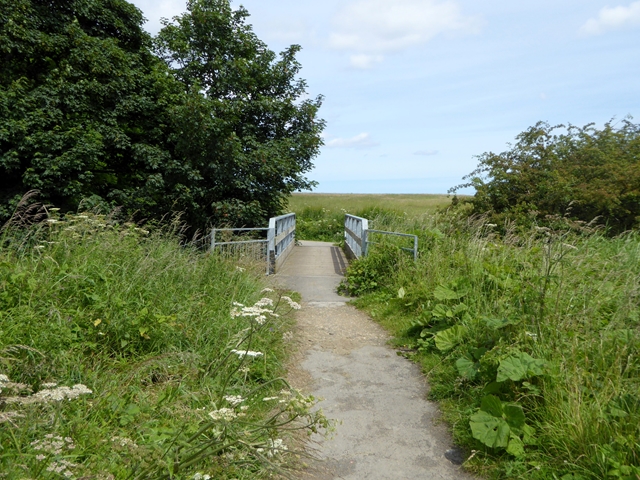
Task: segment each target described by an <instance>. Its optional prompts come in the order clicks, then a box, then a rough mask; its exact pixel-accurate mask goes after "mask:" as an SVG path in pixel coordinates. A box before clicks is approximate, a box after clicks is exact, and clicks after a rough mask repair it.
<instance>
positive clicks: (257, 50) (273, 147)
mask: <svg viewBox="0 0 640 480" xmlns="http://www.w3.org/2000/svg"><path fill="white" fill-rule="evenodd" d="M247 16H248V13H247V12H246V10H244V9H243V8H240V9H238V10H235V11H234V10H232V9H231V7H230V5H229V2H228V1H227V0H197V1H191V2H190V3H189V4H188V11H187V12H186V13H185V14H184V15H182V16H179V17H176V18H175V19H174V23H169V22H167V24H166V26H165V28H164V29H163V31H162V32H161V33H160V35H159V37H158V38H157V40H156V43H155V49H156V52H154V51H153V48H154V44H153V43H152V39H151V37H150V36H149V35H147V34H146V33H145V32H144V31H143V30H142V27H141V25H142V21H143V18H142V14H141V12H140V11H139V10H138V9H137V8H136V7H134V6H133V5H131V4H129V3H128V2H126V1H125V0H15V1H12V2H9V1H8V0H0V59H1V60H2V66H3V68H2V69H0V221H3V220H6V219H7V218H8V216H9V215H10V213H11V211H12V210H13V207H14V205H15V204H17V202H18V200H19V198H20V197H21V196H22V194H24V193H25V192H27V191H29V190H33V189H37V190H40V192H41V200H43V201H45V202H50V203H53V204H55V205H56V206H58V207H62V208H63V209H64V210H74V209H76V208H77V207H78V205H79V204H80V202H82V201H87V199H88V204H89V205H90V204H92V203H104V204H106V205H107V206H110V207H113V206H122V207H123V208H124V210H125V212H127V213H129V214H135V215H136V216H137V217H138V218H159V217H161V216H162V215H164V214H166V213H169V212H171V211H178V212H182V213H183V217H182V218H183V219H184V220H185V221H186V222H187V223H188V224H189V226H190V227H191V228H192V229H204V228H205V227H207V226H208V225H209V224H211V223H221V222H224V223H230V224H235V225H240V224H245V225H255V224H260V225H262V224H264V222H265V221H266V219H267V218H268V217H269V216H271V215H274V214H277V213H280V212H281V210H282V207H283V205H284V201H285V199H286V198H287V197H288V195H289V194H290V193H291V192H292V191H294V190H300V189H307V188H310V187H311V186H312V185H313V182H310V181H309V180H307V179H306V178H305V177H304V173H306V172H308V171H309V170H310V169H311V168H312V166H313V165H312V159H313V158H314V157H315V156H316V155H317V154H318V151H319V148H320V146H321V143H322V141H321V137H320V133H321V131H322V129H323V127H324V122H323V121H322V120H320V119H318V118H317V111H318V108H319V107H320V104H321V97H318V98H316V99H315V100H309V99H306V92H305V89H306V84H305V82H304V81H303V80H300V79H298V78H297V75H298V73H299V70H300V65H299V63H298V62H297V61H296V59H295V55H296V53H297V52H298V50H299V47H298V46H296V45H294V46H292V47H290V48H289V49H287V50H286V51H284V52H282V54H281V55H280V57H277V56H276V55H275V54H274V53H273V52H272V51H270V50H269V49H268V48H267V47H266V45H265V44H264V43H262V42H261V41H260V40H259V39H258V38H257V37H256V36H255V34H254V33H253V32H252V30H251V27H250V26H249V25H247V24H246V23H245V19H246V17H247ZM158 55H160V56H161V58H160V56H158Z"/></svg>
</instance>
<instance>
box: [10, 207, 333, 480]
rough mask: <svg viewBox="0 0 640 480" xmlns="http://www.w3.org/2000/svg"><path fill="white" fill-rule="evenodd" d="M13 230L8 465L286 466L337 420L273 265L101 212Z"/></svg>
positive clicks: (78, 470) (134, 472)
mask: <svg viewBox="0 0 640 480" xmlns="http://www.w3.org/2000/svg"><path fill="white" fill-rule="evenodd" d="M22 213H23V215H22V216H20V215H18V216H16V217H14V219H16V220H18V219H20V218H22V220H24V219H25V218H27V217H28V216H29V215H30V213H29V212H25V211H23V212H22ZM41 213H42V212H41ZM31 214H33V212H31ZM31 218H33V217H31ZM1 233H2V236H1V237H0V241H1V248H0V472H1V473H0V478H38V479H57V478H66V477H67V476H72V477H73V478H104V479H107V478H117V479H125V478H131V479H153V478H157V479H160V478H174V479H193V478H201V479H202V478H216V479H225V478H227V479H254V478H264V477H268V476H270V475H273V473H274V472H281V473H283V474H285V475H286V473H287V471H290V469H291V467H292V466H294V464H295V461H296V458H297V457H296V456H295V454H296V452H295V448H294V442H293V441H294V440H295V438H296V436H297V434H296V435H294V432H296V431H299V430H302V431H307V432H310V431H311V430H313V431H316V430H317V429H318V428H322V427H323V426H326V422H325V421H324V419H323V417H322V416H321V414H318V413H310V407H311V406H312V405H313V403H314V402H313V399H312V398H309V397H304V396H303V395H301V394H300V393H298V392H297V391H295V390H292V389H291V388H290V387H289V385H288V384H287V383H286V382H285V381H284V380H283V379H282V378H281V375H282V374H283V373H284V369H283V364H284V362H285V361H286V359H287V355H288V353H289V351H290V349H291V346H290V344H288V341H289V339H290V337H291V333H289V328H290V326H291V323H292V319H291V317H290V316H289V315H288V313H289V312H290V311H291V310H292V309H296V308H299V306H298V305H297V304H296V303H295V302H294V301H293V300H291V299H290V298H288V297H286V296H282V293H278V292H274V291H273V290H269V289H266V290H265V289H263V288H264V284H263V281H262V280H261V279H260V278H261V277H262V275H261V273H262V269H261V268H260V267H261V266H260V267H255V266H252V265H251V264H246V265H243V266H242V267H240V266H238V265H237V264H230V263H226V262H225V261H224V260H223V259H221V258H219V257H217V256H215V255H205V254H202V253H200V252H198V251H196V250H195V249H193V248H191V247H189V246H185V245H180V243H179V241H178V235H177V233H178V232H177V226H176V225H173V226H171V225H169V226H167V227H165V228H155V229H152V228H149V230H144V229H142V228H139V227H137V226H136V225H134V224H131V223H117V222H115V221H114V219H113V218H111V217H109V216H104V215H97V214H91V213H83V214H79V215H67V216H65V217H58V213H57V212H56V211H55V209H51V210H50V211H49V217H48V219H47V220H46V221H45V222H43V223H38V224H36V225H34V226H32V227H30V228H28V229H26V230H25V229H24V228H21V229H18V228H17V227H15V225H14V226H13V227H12V225H7V226H5V227H4V229H3V231H2V232H1ZM256 272H258V273H257V274H256ZM262 278H263V277H262Z"/></svg>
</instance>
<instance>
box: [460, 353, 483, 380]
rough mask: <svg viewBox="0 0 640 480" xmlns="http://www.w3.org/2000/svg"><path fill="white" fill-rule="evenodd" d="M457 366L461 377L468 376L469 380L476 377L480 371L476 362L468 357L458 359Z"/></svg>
mask: <svg viewBox="0 0 640 480" xmlns="http://www.w3.org/2000/svg"><path fill="white" fill-rule="evenodd" d="M456 368H457V369H458V374H459V375H460V376H461V377H464V378H468V379H469V380H472V379H473V378H475V376H476V373H478V369H477V367H476V364H475V362H474V361H473V360H469V359H468V358H467V357H460V358H459V359H458V360H456Z"/></svg>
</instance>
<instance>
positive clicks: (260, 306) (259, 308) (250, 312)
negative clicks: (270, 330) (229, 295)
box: [231, 297, 278, 325]
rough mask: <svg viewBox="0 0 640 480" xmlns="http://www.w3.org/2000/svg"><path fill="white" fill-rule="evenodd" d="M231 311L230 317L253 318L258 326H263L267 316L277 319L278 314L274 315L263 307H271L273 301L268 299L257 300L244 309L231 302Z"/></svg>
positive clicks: (240, 304)
mask: <svg viewBox="0 0 640 480" xmlns="http://www.w3.org/2000/svg"><path fill="white" fill-rule="evenodd" d="M233 306H234V308H233V310H231V316H232V317H234V318H235V317H249V318H253V319H254V321H255V322H256V323H257V324H259V325H264V323H265V322H266V321H267V315H270V316H272V317H277V316H278V314H277V313H274V312H273V310H272V309H270V308H264V307H267V306H268V307H273V300H271V299H270V298H266V297H265V298H261V299H260V300H258V301H257V302H256V303H255V304H254V305H253V306H251V307H246V306H244V305H243V304H242V303H238V302H233Z"/></svg>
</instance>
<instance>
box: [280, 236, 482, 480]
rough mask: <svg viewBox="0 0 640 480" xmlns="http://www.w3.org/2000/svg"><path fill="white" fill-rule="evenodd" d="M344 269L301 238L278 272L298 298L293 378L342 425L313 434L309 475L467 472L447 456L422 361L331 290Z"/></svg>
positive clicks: (335, 255) (355, 477) (328, 250)
mask: <svg viewBox="0 0 640 480" xmlns="http://www.w3.org/2000/svg"><path fill="white" fill-rule="evenodd" d="M345 266H346V262H345V260H344V257H343V255H342V252H341V251H340V249H339V248H337V247H334V246H332V245H331V244H329V243H324V242H307V241H303V242H301V246H297V247H296V249H295V250H294V251H293V252H292V254H291V256H290V257H289V259H288V260H287V262H286V264H285V265H284V267H283V269H282V270H281V271H280V272H279V273H278V275H276V277H277V281H278V282H279V283H280V284H282V285H283V286H285V287H287V288H290V289H292V290H296V291H298V292H300V293H301V295H302V300H303V308H302V310H300V312H298V332H297V333H298V338H299V339H300V341H301V342H302V343H303V345H302V348H301V358H300V359H299V362H298V365H294V366H293V368H292V369H291V377H292V378H291V381H292V383H293V384H294V385H296V386H298V387H302V388H303V389H304V390H306V392H307V393H310V394H312V395H314V396H316V397H318V398H321V399H323V400H322V401H321V402H320V403H319V406H320V408H322V409H323V411H324V413H325V415H326V416H327V417H328V418H331V419H335V420H337V422H338V424H337V427H336V432H335V434H334V436H333V438H329V439H324V438H322V437H319V436H318V437H317V438H315V439H314V440H316V441H317V442H318V443H317V445H316V447H315V452H314V453H315V455H316V456H317V457H319V459H320V461H319V462H314V463H313V465H312V466H311V468H310V469H309V470H308V472H306V473H307V475H306V477H305V478H310V479H316V480H330V479H345V480H362V479H370V480H383V479H394V480H402V479H425V480H430V479H471V478H472V477H471V476H469V475H467V474H465V473H464V472H462V471H461V470H460V467H458V466H456V465H454V464H452V463H451V462H450V461H449V460H447V458H446V457H445V453H447V457H449V458H452V457H451V455H452V452H453V453H456V452H455V451H452V450H451V448H452V445H451V441H450V438H449V436H448V434H447V432H446V429H445V427H444V426H443V425H441V424H439V423H438V412H437V408H436V406H435V404H433V403H431V402H428V401H427V400H426V395H427V385H426V383H425V380H424V377H423V376H422V375H421V373H420V371H419V368H418V367H417V366H416V365H415V364H413V363H412V362H410V361H408V360H406V359H404V358H402V357H399V356H398V355H397V354H396V352H395V351H394V350H393V349H392V348H390V347H388V346H387V340H388V339H389V337H388V334H387V333H386V332H385V331H384V330H383V329H382V328H381V327H380V326H379V325H377V324H376V323H375V322H373V321H372V320H371V319H370V318H368V317H367V315H365V314H363V313H362V312H360V311H358V310H356V309H355V308H353V307H351V306H350V305H347V304H346V301H347V300H348V299H346V298H344V297H340V296H339V295H337V294H336V293H335V289H336V286H337V285H338V283H339V282H340V281H341V280H342V272H343V270H344V269H345ZM458 455H459V454H458Z"/></svg>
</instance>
